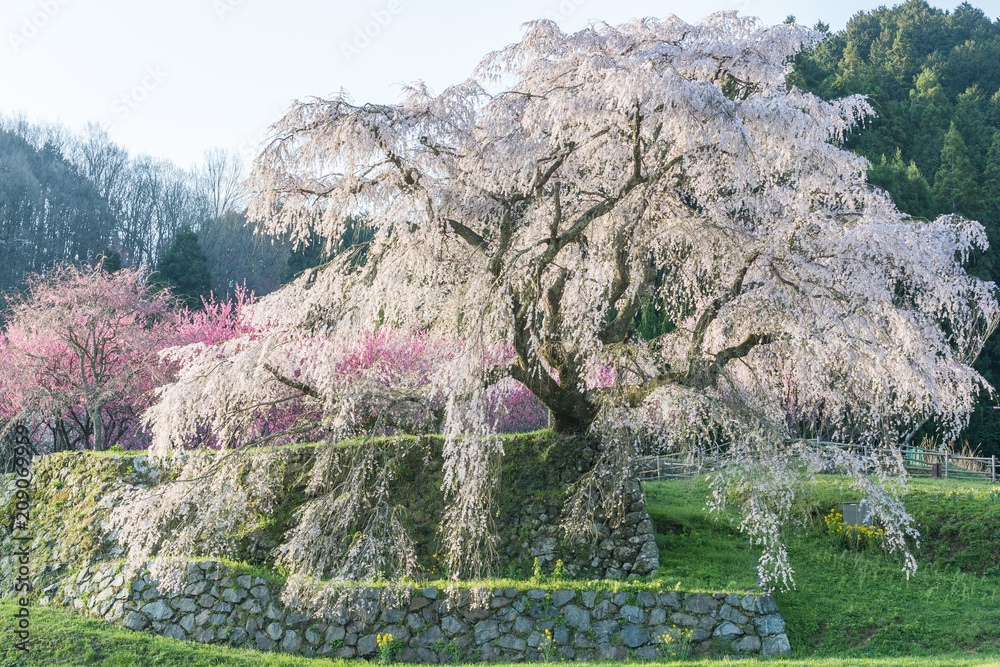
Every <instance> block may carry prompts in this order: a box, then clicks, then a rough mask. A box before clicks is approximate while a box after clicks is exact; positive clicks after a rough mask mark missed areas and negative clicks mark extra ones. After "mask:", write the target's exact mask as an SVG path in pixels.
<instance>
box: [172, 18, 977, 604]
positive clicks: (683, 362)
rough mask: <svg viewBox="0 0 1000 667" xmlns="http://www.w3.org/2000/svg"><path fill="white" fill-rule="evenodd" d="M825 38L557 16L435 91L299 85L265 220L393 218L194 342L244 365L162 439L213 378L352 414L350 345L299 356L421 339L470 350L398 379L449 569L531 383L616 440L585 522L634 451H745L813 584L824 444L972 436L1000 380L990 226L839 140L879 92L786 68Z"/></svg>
mask: <svg viewBox="0 0 1000 667" xmlns="http://www.w3.org/2000/svg"><path fill="white" fill-rule="evenodd" d="M821 37H822V35H821V34H819V33H816V32H812V31H809V30H806V29H804V28H802V27H800V26H796V25H779V26H774V27H762V26H761V25H760V24H759V23H758V21H757V20H756V19H752V18H745V17H740V16H737V15H736V14H735V13H722V14H716V15H713V16H711V17H709V18H708V19H706V20H705V21H704V22H702V23H699V24H697V25H690V24H687V23H685V22H683V21H681V20H679V19H677V18H676V17H670V18H667V19H664V20H655V19H646V20H642V21H635V22H632V23H629V24H626V25H622V26H617V27H614V26H610V25H606V24H596V25H593V26H592V27H590V28H587V29H585V30H582V31H580V32H577V33H574V34H566V33H563V32H561V31H560V29H559V28H558V27H557V26H556V25H555V24H554V23H552V22H551V21H537V22H534V23H530V24H528V25H527V27H526V32H525V34H524V37H523V39H522V40H521V41H520V42H519V43H517V44H514V45H511V46H509V47H507V48H505V49H502V50H500V51H497V52H494V53H491V54H489V55H487V56H486V57H485V59H484V60H483V61H482V63H481V64H480V65H479V67H478V68H477V69H476V70H475V72H474V74H473V75H472V77H471V78H469V79H468V80H466V81H463V82H461V83H459V84H457V85H455V86H452V87H450V88H447V89H445V90H444V91H442V92H441V93H439V94H434V93H432V92H431V91H429V90H428V89H427V88H426V87H425V86H423V85H415V86H413V87H411V88H408V89H407V90H406V94H405V99H403V101H402V102H400V103H398V104H356V103H354V102H353V101H352V100H351V99H349V98H348V97H347V96H346V95H341V96H338V97H334V98H332V99H311V100H309V101H304V102H298V103H296V104H294V105H293V106H292V107H291V109H290V110H289V111H288V113H287V114H286V115H285V116H284V118H282V119H281V120H280V121H279V122H278V123H277V124H276V125H275V126H274V127H273V128H272V129H273V133H274V135H273V140H271V141H270V142H269V143H268V144H267V145H266V147H265V148H264V150H263V151H262V153H261V154H260V155H259V157H258V158H257V160H256V162H255V164H254V168H253V172H252V174H251V177H250V180H249V186H248V187H249V190H250V191H251V194H252V204H251V206H250V210H249V215H250V217H251V218H252V219H253V220H255V221H257V222H259V223H261V224H262V225H264V226H265V227H266V228H268V229H269V230H270V231H272V232H274V233H281V234H290V235H291V236H292V237H295V238H300V239H307V238H309V236H310V234H314V233H318V234H320V235H321V236H323V237H325V238H328V239H338V238H340V237H341V236H342V235H343V231H344V228H345V225H347V224H348V222H349V220H351V218H352V216H358V215H364V216H365V217H366V219H367V220H369V221H370V223H371V225H372V227H373V228H374V230H375V233H374V238H373V239H372V240H371V241H370V242H369V243H368V244H366V245H365V246H364V247H363V249H355V252H353V253H345V254H341V255H339V256H338V258H337V259H335V260H334V261H332V262H331V263H329V264H327V265H326V266H324V267H322V268H321V269H320V270H318V271H314V272H311V273H309V274H308V275H305V276H303V277H301V278H300V279H299V280H297V281H296V282H295V283H293V284H292V285H290V286H287V287H285V288H283V289H282V290H279V291H278V292H276V293H274V294H271V295H269V296H267V297H265V298H264V299H263V300H262V301H261V303H260V304H259V305H258V306H257V308H256V311H255V315H256V317H257V318H258V319H259V321H260V322H261V323H262V324H261V328H260V331H262V332H264V333H261V334H260V335H259V336H257V337H255V338H254V339H253V340H252V341H250V340H248V341H245V342H244V343H240V344H238V345H235V344H234V345H235V346H234V347H232V348H231V350H230V353H229V358H228V360H227V361H226V362H225V363H221V364H220V363H218V359H217V358H215V357H213V358H212V359H210V360H208V361H204V362H198V361H197V360H196V359H195V357H196V356H197V355H191V356H189V358H188V359H187V363H188V364H189V372H190V373H193V374H198V373H202V374H203V375H207V374H210V373H229V374H230V375H229V376H228V379H227V380H225V382H226V383H228V384H227V386H228V387H229V388H230V389H229V390H227V392H224V393H222V392H220V393H217V394H216V395H215V396H212V395H206V394H198V393H197V392H196V391H194V390H193V389H192V387H195V386H196V385H197V383H183V382H179V383H177V384H175V385H172V386H170V387H168V388H167V390H166V392H165V394H164V397H163V401H162V404H161V406H162V408H161V411H160V412H159V413H156V414H154V417H153V426H154V433H155V437H156V442H157V446H158V447H160V448H161V449H167V448H169V447H171V446H173V445H174V444H176V443H177V442H179V441H180V439H182V438H184V437H186V435H187V434H188V433H189V432H191V430H192V429H193V428H194V427H195V423H194V421H192V420H188V421H185V420H184V418H183V417H178V416H177V414H178V410H179V409H181V408H182V407H183V406H184V405H191V404H193V402H194V401H195V399H196V398H197V400H198V401H200V404H199V405H200V407H199V408H198V410H200V411H201V414H202V415H203V416H204V417H205V418H206V419H212V420H216V421H218V422H219V423H220V424H223V423H225V420H226V415H228V414H233V412H234V410H237V409H238V408H239V406H240V401H241V399H240V396H250V395H256V394H259V393H260V391H261V390H262V389H261V388H262V387H264V386H271V387H273V388H274V389H273V391H276V392H280V391H284V392H293V393H294V392H299V393H300V394H305V395H309V396H312V397H313V398H314V399H315V400H316V401H317V404H322V405H323V406H325V407H324V408H323V410H322V411H323V412H324V414H325V415H327V417H330V416H331V415H335V414H336V415H339V417H338V419H339V421H337V422H336V423H337V424H339V425H341V426H342V425H344V424H345V423H347V421H345V418H344V414H343V405H345V404H353V403H352V401H353V400H354V399H352V396H353V397H356V396H357V386H356V385H355V383H353V382H333V381H329V378H330V376H331V375H332V374H337V373H341V370H338V369H340V368H341V366H338V364H337V363H333V362H331V361H330V357H328V356H326V355H323V354H316V355H298V354H293V353H291V352H290V351H294V350H296V349H299V348H303V347H308V346H309V345H313V344H315V340H316V339H317V337H322V338H323V340H324V341H327V340H328V341H333V342H332V343H331V344H333V345H339V344H343V343H342V342H343V341H358V340H363V339H365V338H366V337H368V336H371V335H372V333H373V332H375V331H379V330H396V331H403V332H419V335H422V336H430V337H436V338H440V339H441V340H447V341H451V343H449V346H448V353H447V354H438V355H436V356H435V357H434V359H435V363H434V364H433V368H429V369H426V372H422V374H421V382H420V383H418V385H413V386H412V387H411V386H410V385H407V387H409V389H408V390H407V391H406V392H404V394H405V396H403V398H405V400H406V401H409V402H413V401H421V400H422V401H425V402H426V405H427V406H430V408H433V409H434V410H437V414H438V416H439V417H440V420H439V421H438V422H437V427H438V428H440V430H441V431H442V432H443V433H444V435H445V443H446V444H445V448H444V456H445V479H444V485H445V489H444V490H445V492H446V494H447V496H448V498H449V500H450V505H449V510H448V511H447V514H446V517H445V524H444V527H443V531H444V532H443V534H444V538H445V539H444V543H445V546H446V548H447V549H448V556H449V562H450V563H451V564H452V565H453V568H452V572H456V573H463V574H464V573H468V572H472V571H473V569H474V568H473V567H472V564H473V563H474V562H475V558H474V556H475V554H477V553H488V549H486V548H485V547H486V546H488V544H489V539H490V523H489V515H490V512H491V511H492V506H491V504H490V503H491V501H490V498H491V489H492V485H494V484H495V481H496V479H497V470H498V462H499V460H500V459H501V457H502V455H503V451H502V450H503V448H502V441H501V440H500V439H499V438H498V437H496V436H495V434H494V433H493V429H492V428H491V426H490V423H489V420H487V419H486V418H485V417H484V413H485V410H484V406H485V405H487V404H488V403H489V402H490V400H491V397H493V396H494V394H495V393H496V392H498V391H506V390H507V389H504V388H507V387H511V386H521V385H523V386H524V387H527V388H528V389H529V390H530V391H531V392H532V393H533V394H534V395H535V396H536V397H537V398H538V400H539V401H541V403H542V404H543V405H544V406H545V407H546V408H547V409H548V411H549V413H550V425H551V427H552V428H553V429H555V430H556V431H559V432H563V433H567V434H577V435H585V436H587V437H589V438H591V439H593V440H597V441H599V442H600V448H601V457H600V459H599V460H598V462H597V464H596V466H595V468H594V470H593V471H592V473H591V475H590V476H589V477H587V478H586V479H585V480H584V481H583V482H582V483H581V484H579V485H578V486H577V487H575V491H574V495H573V496H572V498H570V499H569V501H568V502H567V505H566V507H567V510H566V516H565V517H564V526H565V528H566V529H567V531H568V532H567V534H568V535H573V534H578V533H579V532H580V531H586V529H587V526H588V525H590V524H589V523H588V521H587V515H588V512H591V511H593V509H594V508H595V507H596V506H597V505H598V504H599V503H613V502H614V497H615V496H614V488H616V485H620V482H621V481H622V480H624V479H627V478H628V476H629V475H630V474H632V473H633V472H634V469H633V466H634V462H635V458H636V455H637V452H638V447H639V446H640V445H641V446H645V447H657V448H661V449H662V450H678V449H680V450H686V451H697V450H701V449H704V448H709V447H711V448H713V450H714V451H715V452H716V453H717V454H718V455H719V456H720V457H722V458H721V460H722V461H723V462H724V463H725V465H722V466H721V467H720V469H719V470H718V471H717V472H716V474H715V475H714V484H715V486H714V492H713V495H712V497H711V499H710V503H711V505H712V507H713V508H715V509H717V510H721V509H722V508H723V506H724V505H726V504H727V503H728V506H729V507H730V508H733V507H735V508H736V509H737V510H738V511H739V513H740V516H741V517H742V519H741V520H740V527H741V528H742V530H743V531H744V532H745V533H747V534H748V535H749V536H750V537H751V538H752V539H753V540H754V541H755V543H756V544H758V545H759V546H760V548H761V552H762V556H761V561H760V574H761V576H762V577H763V578H764V579H765V580H766V581H769V582H777V583H779V584H784V585H788V584H790V582H791V579H790V574H791V572H792V570H791V567H790V566H789V564H788V562H787V558H786V554H785V551H784V547H783V542H782V539H781V531H782V527H783V526H784V525H785V524H786V523H787V520H788V519H789V514H790V511H791V503H792V498H793V497H794V494H795V491H796V489H797V485H798V484H799V483H800V480H801V478H802V475H801V472H800V471H801V470H802V469H803V465H802V462H803V460H808V459H809V458H810V457H811V456H815V455H817V453H818V452H817V447H816V446H814V445H810V443H809V442H807V441H806V440H805V439H804V438H806V437H807V436H816V435H823V436H826V437H842V438H851V437H854V436H856V435H857V434H858V433H861V432H863V431H866V430H874V429H878V430H881V431H882V432H883V434H884V436H885V441H886V442H887V443H888V444H889V445H890V447H889V450H888V451H890V452H893V451H895V450H894V449H893V447H892V443H896V442H899V441H900V440H901V439H904V438H905V437H906V435H907V434H909V433H910V432H911V431H912V429H913V428H914V427H915V426H916V425H917V424H920V423H922V422H923V421H924V420H926V419H928V418H930V417H933V418H934V420H935V423H936V424H937V425H938V427H939V428H940V429H941V432H942V433H943V434H944V436H945V437H946V438H947V437H953V436H955V435H956V434H957V433H958V431H959V430H960V429H961V427H962V425H963V424H964V423H965V422H966V419H967V417H968V414H969V412H970V410H971V409H972V407H973V404H974V401H975V399H976V396H977V393H978V391H979V390H980V388H982V387H984V386H986V385H985V381H984V380H983V378H982V377H980V376H979V375H978V374H977V373H976V372H975V371H974V370H973V369H972V367H971V363H972V361H973V360H974V359H975V358H976V356H977V355H978V354H979V351H980V350H981V348H982V346H983V342H984V339H985V338H986V336H988V335H989V334H990V333H991V332H992V330H993V328H994V327H995V325H996V319H997V302H996V300H995V298H994V295H993V285H992V284H991V283H985V282H983V281H981V280H978V279H977V278H975V277H972V276H970V275H968V274H967V273H966V271H965V269H964V268H963V262H964V261H965V260H966V258H967V257H968V254H969V252H970V250H971V249H973V247H980V248H985V246H986V236H985V234H984V231H983V228H982V226H981V225H979V224H978V223H976V222H972V221H967V220H963V219H961V218H958V217H955V216H945V217H942V218H939V219H937V220H935V221H925V220H916V219H912V218H909V217H907V216H906V215H904V214H902V213H900V212H899V211H898V210H897V209H896V208H895V207H894V205H893V204H892V201H891V200H890V198H889V197H888V196H887V195H886V193H885V192H882V191H880V190H877V189H875V188H872V187H871V186H869V185H868V184H867V183H866V180H865V174H866V168H867V166H868V165H867V164H866V162H865V161H864V160H863V159H862V158H860V157H858V156H856V155H854V154H852V153H850V152H847V151H845V150H843V149H841V148H839V147H838V143H839V142H840V141H841V140H842V139H843V138H844V137H845V135H846V133H847V132H849V131H850V130H851V128H853V127H855V126H856V125H857V124H858V123H859V122H862V121H863V120H864V119H865V118H866V117H869V116H871V114H872V113H873V111H872V109H871V107H870V106H869V104H868V103H867V101H866V100H865V99H864V98H863V97H860V96H854V97H849V98H845V99H841V100H835V101H832V102H826V101H823V100H821V99H819V98H817V97H815V96H813V95H811V94H809V93H806V92H803V91H801V90H798V89H796V88H794V87H792V86H790V85H789V84H788V82H787V75H788V74H789V71H790V59H791V58H792V57H793V56H794V54H795V53H796V52H798V51H799V50H800V49H801V48H803V47H805V46H809V45H811V44H813V43H815V42H816V41H817V40H818V39H820V38H821ZM649 308H653V309H655V310H656V311H657V312H659V313H662V316H663V318H664V319H665V320H666V321H667V322H668V323H669V326H668V327H666V328H667V333H664V334H662V335H659V336H657V337H656V338H653V339H651V340H647V339H644V338H643V337H642V336H641V335H640V333H638V332H637V328H636V326H637V325H636V323H637V321H638V318H637V315H638V314H639V313H640V312H641V311H643V309H647V310H648V309H649ZM338 341H340V342H338ZM293 358H294V364H295V365H294V368H293V366H291V365H290V364H291V363H292V361H290V360H291V359H293ZM198 363H202V365H201V366H199V365H198ZM192 369H193V370H192ZM248 369H249V370H248ZM418 388H419V391H418V390H417V389H418ZM397 398H398V397H397ZM255 400H259V399H255ZM430 408H429V409H430ZM168 411H169V412H171V413H172V415H173V416H170V415H167V412H168ZM348 421H349V420H348ZM581 441H584V440H581ZM824 455H827V456H835V457H837V459H838V462H839V464H840V465H841V466H843V467H844V468H845V469H846V470H847V471H848V472H850V473H852V478H853V480H854V484H855V485H856V486H857V487H858V488H859V489H860V490H861V491H862V493H863V494H864V495H865V496H866V497H867V498H868V502H869V505H870V507H871V508H872V511H873V512H874V514H875V516H876V518H877V520H879V521H880V522H881V523H882V524H883V525H884V526H885V527H886V529H887V533H886V538H885V542H886V545H887V546H888V547H889V548H890V549H891V550H893V551H895V552H897V553H899V554H900V555H901V556H902V563H903V567H904V569H906V570H907V571H908V572H910V571H912V570H913V569H914V568H915V562H914V560H913V558H912V556H911V555H910V552H909V549H910V548H911V546H912V544H913V541H914V540H915V539H916V531H915V529H914V528H913V526H912V521H911V519H910V517H909V515H908V514H907V513H906V511H905V509H904V508H903V507H902V505H901V504H900V503H899V501H898V499H897V496H896V495H895V494H894V493H893V492H892V489H893V488H894V486H893V484H890V483H889V482H890V481H891V473H892V472H893V471H894V470H895V471H897V472H898V471H899V470H900V468H899V466H898V456H897V457H896V460H895V461H894V460H893V457H892V456H891V455H890V456H889V457H888V458H886V459H883V460H880V461H879V462H878V463H879V465H878V466H876V469H877V470H878V471H879V472H878V474H874V475H869V474H866V471H867V470H871V469H872V467H871V466H872V464H873V461H870V460H861V459H858V458H856V457H851V456H848V455H846V454H843V453H836V452H834V453H830V452H825V453H824ZM359 479H360V478H359ZM602 494H603V495H602ZM328 518H329V517H328ZM317 521H318V519H317ZM317 525H328V526H329V525H331V524H329V522H327V523H326V524H322V522H320V524H317ZM303 530H304V529H303ZM304 534H305V533H304ZM297 548H299V549H300V551H302V552H303V553H304V552H305V551H307V550H308V547H307V542H306V541H305V538H304V537H303V540H302V541H300V542H299V543H298V547H297ZM293 551H294V549H293ZM405 561H406V559H405V558H404V559H400V560H399V562H405Z"/></svg>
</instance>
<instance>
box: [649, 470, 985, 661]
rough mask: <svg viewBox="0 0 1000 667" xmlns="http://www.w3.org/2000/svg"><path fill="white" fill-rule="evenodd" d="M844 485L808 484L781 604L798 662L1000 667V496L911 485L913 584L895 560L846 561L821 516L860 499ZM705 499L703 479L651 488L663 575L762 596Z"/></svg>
mask: <svg viewBox="0 0 1000 667" xmlns="http://www.w3.org/2000/svg"><path fill="white" fill-rule="evenodd" d="M844 481H845V480H843V479H842V478H839V477H836V476H824V477H821V478H819V479H818V480H817V481H816V482H815V483H814V484H811V485H809V487H808V493H807V495H806V497H804V498H803V499H802V501H801V507H800V509H801V510H802V512H803V516H804V517H807V518H806V520H805V522H804V524H803V525H802V526H800V527H798V528H797V529H795V530H791V531H789V534H788V535H787V536H786V537H787V541H788V550H789V558H790V561H791V564H792V567H793V568H794V569H795V574H794V578H795V583H796V587H795V589H794V590H792V591H788V592H783V593H781V592H779V593H776V594H775V599H776V601H777V602H778V606H779V608H780V609H781V613H782V615H783V616H784V617H785V620H786V621H787V623H788V636H789V640H790V641H791V644H792V648H793V652H794V655H795V656H796V657H801V658H805V657H806V656H829V657H833V656H839V657H842V658H847V657H849V658H850V659H852V660H854V659H859V658H865V657H879V658H880V659H882V658H885V657H888V656H913V657H919V656H939V655H940V654H943V653H948V652H954V651H962V652H966V653H967V654H976V655H982V656H984V657H985V656H988V657H985V658H984V659H985V660H986V661H987V662H986V664H997V665H1000V576H998V571H997V565H998V562H1000V561H998V548H1000V503H998V502H997V501H996V500H995V499H994V498H993V497H991V496H990V493H989V492H990V490H991V486H990V485H988V484H983V483H977V482H965V481H961V482H960V481H955V480H930V479H927V480H912V481H911V484H910V489H909V492H908V493H907V495H906V498H905V502H906V506H907V508H908V509H909V511H910V512H911V513H912V514H913V516H914V518H915V520H916V522H917V525H918V527H919V528H920V532H921V535H922V537H921V547H920V549H919V550H918V551H917V552H916V555H917V558H918V561H919V569H918V571H917V574H916V576H914V577H912V578H910V579H909V580H907V578H906V575H905V574H904V573H903V571H902V563H901V562H899V561H898V560H897V559H895V558H890V557H888V556H887V555H885V554H884V553H882V552H880V551H877V550H875V551H860V552H859V551H846V550H844V549H842V548H840V547H838V546H837V545H836V544H834V542H833V539H832V537H831V536H830V535H828V534H827V528H826V524H825V523H824V522H823V518H822V517H823V515H825V514H826V513H827V512H828V511H829V510H830V509H831V508H834V507H839V506H840V504H841V503H843V502H844V501H851V500H858V498H857V496H856V495H854V492H853V491H851V490H850V489H847V488H846V484H843V482H844ZM842 485H843V488H842ZM706 490H707V486H706V485H705V483H704V482H701V481H695V480H682V481H674V482H655V483H651V484H647V486H646V494H647V499H648V501H649V508H650V516H651V518H652V519H653V523H654V526H655V527H656V530H657V533H658V536H657V541H658V543H659V546H660V570H659V572H658V573H657V576H658V577H660V578H661V579H663V580H665V581H676V582H677V584H676V585H677V586H678V587H679V588H681V589H684V590H718V589H723V590H725V589H733V588H743V587H746V586H752V585H753V581H754V575H753V572H754V566H755V564H756V556H757V554H756V552H755V550H754V549H753V548H752V547H751V546H750V545H749V544H748V542H747V540H746V539H745V538H743V537H741V536H740V534H739V533H738V532H737V531H735V530H732V527H731V526H730V524H729V523H728V521H727V520H726V517H721V518H720V519H719V520H718V521H717V520H715V519H714V517H712V516H710V515H708V514H707V513H706V512H705V511H704V510H703V509H702V508H703V506H704V498H705V493H706ZM819 664H822V663H819ZM850 664H853V663H850ZM878 664H882V663H878ZM929 664H937V663H934V662H933V661H931V663H929Z"/></svg>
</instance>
